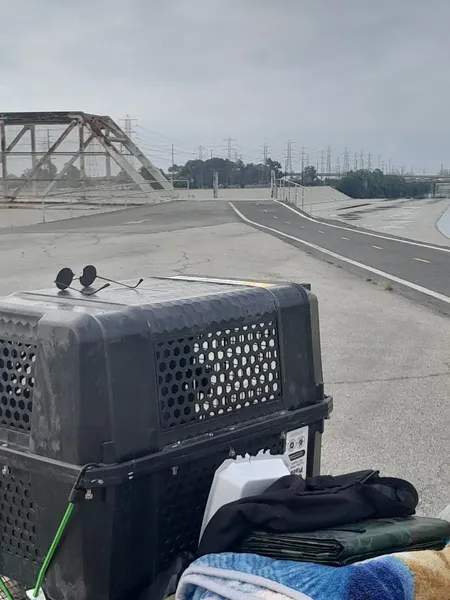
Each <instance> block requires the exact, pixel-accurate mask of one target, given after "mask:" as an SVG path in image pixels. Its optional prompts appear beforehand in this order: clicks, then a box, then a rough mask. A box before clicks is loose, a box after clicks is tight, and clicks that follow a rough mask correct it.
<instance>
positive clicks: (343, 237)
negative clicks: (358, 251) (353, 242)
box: [342, 236, 350, 242]
mask: <svg viewBox="0 0 450 600" xmlns="http://www.w3.org/2000/svg"><path fill="white" fill-rule="evenodd" d="M342 239H343V240H347V242H349V241H350V238H346V237H345V236H342Z"/></svg>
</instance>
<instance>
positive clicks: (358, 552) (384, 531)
mask: <svg viewBox="0 0 450 600" xmlns="http://www.w3.org/2000/svg"><path fill="white" fill-rule="evenodd" d="M449 539H450V523H448V522H447V521H443V520H441V519H431V518H427V517H407V518H405V519H377V520H370V521H361V522H360V523H357V524H354V525H342V526H341V527H336V528H331V529H323V530H321V531H312V532H310V533H266V532H255V533H251V534H250V535H249V536H248V537H247V538H246V539H245V540H244V541H243V542H242V543H241V544H239V545H238V546H237V547H236V548H235V551H236V552H247V553H251V554H260V555H261V556H268V557H269V558H275V559H278V560H294V561H298V562H313V563H319V564H322V565H331V566H344V565H348V564H351V563H354V562H357V561H361V560H365V559H367V558H373V557H375V556H381V555H383V554H392V553H393V552H402V551H406V550H408V551H412V550H442V548H444V546H445V545H446V543H447V541H448V540H449Z"/></svg>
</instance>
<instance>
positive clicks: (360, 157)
mask: <svg viewBox="0 0 450 600" xmlns="http://www.w3.org/2000/svg"><path fill="white" fill-rule="evenodd" d="M359 168H360V169H364V150H361V152H360V153H359Z"/></svg>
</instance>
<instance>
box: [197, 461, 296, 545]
mask: <svg viewBox="0 0 450 600" xmlns="http://www.w3.org/2000/svg"><path fill="white" fill-rule="evenodd" d="M288 465H289V460H288V458H287V457H286V456H284V455H278V456H274V455H273V454H270V453H269V451H267V452H260V453H259V454H258V456H249V455H248V454H247V455H246V456H245V457H237V458H236V459H232V458H230V459H228V460H226V461H224V462H223V463H222V464H221V465H220V467H219V468H218V469H217V470H216V472H215V474H214V479H213V482H212V485H211V490H210V492H209V497H208V502H207V504H206V508H205V514H204V515H203V523H202V528H201V531H200V539H201V537H202V535H203V532H204V531H205V528H206V526H207V524H208V523H209V521H210V520H211V518H212V517H213V515H215V514H216V512H217V511H218V510H219V508H221V507H222V506H223V505H224V504H229V503H230V502H234V501H235V500H239V499H241V498H246V497H248V496H255V495H257V494H261V493H262V492H264V491H265V490H267V488H268V487H270V486H271V485H272V483H274V482H275V481H277V480H278V479H280V477H284V476H285V475H289V474H290V471H289V466H288Z"/></svg>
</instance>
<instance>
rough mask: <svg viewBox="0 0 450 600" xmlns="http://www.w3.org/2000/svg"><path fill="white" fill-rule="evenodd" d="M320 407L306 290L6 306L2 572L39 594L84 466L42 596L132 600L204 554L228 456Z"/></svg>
mask: <svg viewBox="0 0 450 600" xmlns="http://www.w3.org/2000/svg"><path fill="white" fill-rule="evenodd" d="M330 411H331V400H330V399H329V398H326V397H325V396H324V391H323V381H322V369H321V355H320V341H319V321H318V311H317V301H316V298H315V296H314V295H313V294H312V293H311V292H310V291H309V290H308V289H306V287H305V286H300V285H296V284H256V283H252V282H231V281H227V282H216V281H202V280H189V279H180V278H175V279H162V278H161V279H150V280H148V281H146V282H145V283H144V284H143V285H142V286H141V287H139V288H138V289H137V290H131V289H126V288H123V287H120V286H116V287H114V288H109V289H108V290H103V291H101V292H99V293H98V294H97V295H94V296H89V297H87V296H83V295H82V294H81V293H78V292H76V291H66V292H58V291H57V290H50V291H42V292H33V293H20V294H17V295H13V296H10V297H8V298H5V299H4V300H3V301H0V542H1V543H0V549H1V553H0V573H2V574H3V575H5V576H7V577H10V578H11V579H15V580H18V581H21V582H23V583H25V584H26V585H32V584H33V583H34V581H35V578H36V576H37V573H38V571H39V568H40V565H41V564H42V561H43V559H44V557H45V554H46V552H47V550H48V548H49V545H50V543H51V541H52V539H53V536H54V534H55V532H56V529H57V527H58V524H59V521H60V519H61V517H62V514H63V512H64V510H65V507H66V505H67V496H68V493H69V491H70V489H71V486H72V484H73V482H74V480H75V478H76V475H77V473H78V471H79V469H80V467H82V466H83V465H86V464H88V463H97V464H98V465H99V466H98V467H96V468H93V469H92V470H89V471H88V472H87V473H86V475H85V477H84V480H83V482H84V487H85V488H86V489H88V490H90V491H89V493H88V494H87V499H85V500H83V501H82V502H81V503H80V504H79V505H78V506H77V508H76V512H75V514H74V517H73V519H72V522H71V524H70V526H69V530H68V532H67V533H66V535H65V537H64V539H63V542H62V544H61V546H60V548H59V549H58V552H57V555H56V556H55V558H54V560H53V562H52V565H51V567H50V570H49V572H48V575H47V577H46V584H45V586H44V588H45V590H46V592H47V594H48V597H49V598H51V599H52V600H60V599H67V600H71V599H72V598H73V599H74V600H75V599H77V600H84V599H89V600H91V599H95V600H103V599H104V600H106V599H110V600H116V599H122V598H123V599H125V598H128V597H132V594H133V593H134V592H135V591H137V590H139V588H140V587H142V586H144V585H146V584H148V583H149V582H150V581H151V580H152V579H153V578H154V577H156V576H157V575H158V573H160V572H161V571H162V570H164V569H165V568H166V567H167V566H168V565H169V564H170V562H171V561H172V560H173V558H174V557H175V556H176V555H177V553H179V552H181V551H183V550H190V551H193V550H195V546H196V544H197V542H198V535H199V531H200V526H201V522H202V517H203V511H204V508H205V505H206V500H207V496H208V493H209V487H210V485H211V482H212V478H213V476H214V472H215V470H216V468H217V467H218V466H219V465H220V464H221V463H222V462H223V460H225V459H226V458H228V457H229V456H234V455H238V454H245V453H250V454H256V453H257V452H259V451H260V450H262V449H270V450H271V451H272V452H273V453H282V452H284V451H285V437H286V434H287V432H289V431H291V430H295V429H297V428H299V427H302V426H305V425H308V426H309V443H308V463H307V470H308V474H313V473H317V472H318V470H319V463H320V441H321V434H322V431H323V421H324V419H325V418H327V417H328V415H329V413H330Z"/></svg>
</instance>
